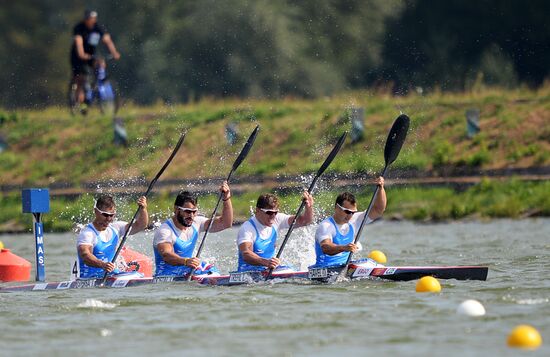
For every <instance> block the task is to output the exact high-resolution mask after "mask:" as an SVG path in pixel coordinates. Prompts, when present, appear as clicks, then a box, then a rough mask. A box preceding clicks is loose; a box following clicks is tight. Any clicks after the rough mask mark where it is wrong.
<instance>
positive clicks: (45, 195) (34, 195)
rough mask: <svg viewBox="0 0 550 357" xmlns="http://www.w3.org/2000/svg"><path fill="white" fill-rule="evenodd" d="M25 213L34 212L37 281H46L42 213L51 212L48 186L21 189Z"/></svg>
mask: <svg viewBox="0 0 550 357" xmlns="http://www.w3.org/2000/svg"><path fill="white" fill-rule="evenodd" d="M21 198H22V203H23V213H32V216H33V223H34V224H33V231H34V238H35V241H36V281H46V267H45V264H44V226H43V225H42V216H41V215H42V213H48V212H50V191H49V190H48V189H47V188H27V189H24V190H23V191H21Z"/></svg>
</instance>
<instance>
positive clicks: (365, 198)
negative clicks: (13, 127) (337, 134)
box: [0, 179, 550, 231]
mask: <svg viewBox="0 0 550 357" xmlns="http://www.w3.org/2000/svg"><path fill="white" fill-rule="evenodd" d="M353 192H354V193H355V194H357V195H358V198H359V208H360V209H361V208H362V209H365V207H366V205H367V204H368V202H369V200H370V197H371V194H372V191H371V190H370V189H369V188H366V189H363V190H355V191H353ZM387 192H388V207H387V211H386V215H385V217H386V218H392V217H402V218H405V219H411V220H417V221H436V222H437V221H442V220H450V219H464V218H476V219H483V218H501V217H512V218H520V217H522V216H525V215H535V216H547V217H548V216H550V182H520V181H517V180H514V179H511V180H509V181H506V182H497V181H491V180H488V179H487V180H483V182H482V183H480V184H478V185H475V186H472V187H470V188H469V189H467V190H465V191H462V192H456V191H454V190H453V189H450V188H419V187H406V188H403V187H399V188H397V187H396V188H393V187H388V188H387ZM276 193H277V192H276ZM258 194H259V192H247V193H245V194H241V195H235V196H234V199H233V205H234V208H235V218H236V219H237V220H238V221H242V220H245V219H247V218H248V217H249V215H250V212H251V209H252V207H254V205H255V200H256V198H257V196H258ZM336 194H337V192H331V191H320V192H318V193H317V194H316V195H315V197H316V204H315V206H316V218H317V219H321V218H323V217H325V216H326V215H329V214H331V210H332V207H333V205H334V198H335V196H336ZM129 199H130V198H126V199H122V198H120V199H119V201H118V202H119V203H118V204H119V208H118V211H119V212H120V214H119V217H120V218H121V219H129V217H131V215H132V214H133V212H134V210H135V207H136V206H135V204H133V203H132V202H131V201H129ZM173 200H174V197H173V195H168V194H158V195H155V196H153V197H152V198H151V199H150V201H149V212H150V215H151V216H152V220H153V221H162V220H163V219H166V218H167V217H169V215H170V210H171V207H172V205H173ZM281 201H282V209H283V210H284V211H286V212H289V213H290V212H294V211H295V210H296V209H297V207H298V205H299V202H300V201H299V195H298V193H287V194H281ZM214 204H215V196H214V195H210V196H203V197H200V199H199V207H200V208H201V212H202V213H203V214H205V215H209V214H210V213H211V210H212V209H213V206H214ZM92 207H93V197H92V196H91V195H84V196H81V197H79V198H78V199H76V200H68V199H67V198H55V199H53V200H52V201H51V212H50V213H49V214H47V215H46V216H45V227H46V230H49V231H68V230H71V229H73V228H74V227H75V226H76V224H79V223H80V224H83V223H86V222H88V221H89V220H90V219H91V218H92ZM0 222H2V223H3V224H2V225H0V230H1V229H3V230H5V229H8V228H11V229H15V230H21V229H30V227H31V223H30V222H31V217H30V215H23V214H22V213H21V201H20V197H18V196H17V195H9V196H5V197H3V198H2V201H1V203H0Z"/></svg>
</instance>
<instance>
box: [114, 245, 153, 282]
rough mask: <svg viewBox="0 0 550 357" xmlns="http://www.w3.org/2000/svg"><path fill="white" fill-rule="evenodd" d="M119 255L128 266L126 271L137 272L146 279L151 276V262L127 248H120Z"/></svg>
mask: <svg viewBox="0 0 550 357" xmlns="http://www.w3.org/2000/svg"><path fill="white" fill-rule="evenodd" d="M120 255H121V256H122V258H123V259H124V261H125V262H126V265H128V271H134V270H135V271H139V272H140V273H141V274H143V275H144V276H146V277H150V276H153V260H152V259H151V258H149V257H148V256H146V255H145V254H141V253H139V252H136V251H135V250H133V249H130V248H128V247H124V248H122V251H121V252H120Z"/></svg>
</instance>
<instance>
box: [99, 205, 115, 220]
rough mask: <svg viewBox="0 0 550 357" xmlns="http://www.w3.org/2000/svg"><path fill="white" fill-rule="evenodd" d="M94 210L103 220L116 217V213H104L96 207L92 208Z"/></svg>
mask: <svg viewBox="0 0 550 357" xmlns="http://www.w3.org/2000/svg"><path fill="white" fill-rule="evenodd" d="M94 209H96V210H97V211H98V212H99V213H100V214H101V215H102V216H103V217H105V218H111V217H114V216H115V215H116V212H105V211H102V210H100V209H99V208H97V206H94Z"/></svg>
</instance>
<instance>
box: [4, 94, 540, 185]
mask: <svg viewBox="0 0 550 357" xmlns="http://www.w3.org/2000/svg"><path fill="white" fill-rule="evenodd" d="M351 107H363V108H365V114H366V118H365V134H364V137H363V138H362V139H361V140H360V141H358V142H356V143H354V144H352V143H351V142H350V141H349V140H348V142H347V144H346V145H345V146H344V148H343V150H342V152H341V154H340V155H339V157H338V158H337V159H336V160H335V161H334V163H333V164H332V166H331V167H330V169H329V170H333V171H337V172H357V171H369V170H373V169H375V170H378V169H379V167H380V166H381V164H382V154H381V151H382V148H383V143H384V140H385V137H386V135H387V131H388V129H389V127H390V126H391V123H392V121H393V120H394V118H395V117H397V115H399V113H400V111H403V112H405V113H407V114H408V115H409V116H410V117H411V120H412V124H411V132H410V134H409V137H408V139H407V142H406V143H405V146H404V149H403V151H402V153H401V156H400V158H399V160H398V161H397V162H396V163H395V166H396V167H401V168H414V169H419V170H435V171H438V172H445V171H447V170H449V169H453V168H473V169H476V168H484V169H491V168H505V167H531V166H543V165H548V164H550V142H549V141H548V137H550V119H549V118H550V87H545V88H542V89H540V90H538V91H530V90H514V91H503V90H486V91H483V92H478V93H460V94H448V93H446V94H444V93H433V94H430V95H427V96H418V95H410V96H407V97H393V96H390V95H386V94H383V93H381V94H380V93H378V94H377V93H370V92H356V93H347V94H345V95H341V96H336V97H332V98H322V99H316V100H292V99H286V100H273V101H265V100H218V101H208V100H204V101H201V102H199V103H194V104H189V105H177V106H165V105H160V104H159V105H156V106H151V107H134V106H131V105H127V106H125V107H123V108H122V109H121V111H120V113H119V116H120V117H121V118H123V119H124V122H125V125H126V129H127V131H128V136H129V143H130V144H129V147H128V148H124V147H117V146H114V145H113V127H112V121H111V118H106V117H102V116H100V115H99V114H98V112H97V110H94V111H92V112H91V113H90V115H89V116H88V117H85V118H84V117H71V116H70V115H69V114H68V113H67V112H68V111H67V110H66V108H53V107H52V108H46V109H43V110H34V111H17V112H2V111H0V123H1V124H0V133H1V134H2V135H3V136H4V137H5V138H6V141H7V142H8V144H9V146H10V148H9V150H7V151H5V152H3V153H0V173H1V178H0V184H2V185H6V184H17V185H26V186H29V185H33V186H38V185H46V186H47V185H50V184H52V183H59V182H68V183H71V184H79V183H82V182H89V181H92V182H94V181H98V180H121V179H129V178H135V177H147V178H149V177H151V176H152V175H154V173H155V172H156V171H157V170H158V167H159V165H160V164H159V163H160V162H163V161H164V159H165V158H166V157H167V156H168V155H169V152H170V150H171V148H172V146H173V145H174V144H175V141H176V140H177V138H178V136H179V135H178V134H179V132H181V131H182V130H185V129H189V134H188V136H187V139H186V141H185V143H184V145H183V147H182V150H181V152H180V154H179V155H178V157H177V158H176V160H175V161H174V162H173V164H172V165H171V166H170V167H169V168H168V170H167V171H166V172H165V174H164V176H163V179H170V178H197V177H212V176H220V173H221V172H222V173H225V172H226V171H227V170H228V168H229V166H230V165H231V162H232V159H233V157H234V155H235V154H236V153H237V152H238V151H239V150H240V148H241V144H242V142H243V140H244V139H245V137H246V136H247V135H248V134H249V133H250V131H251V130H252V128H253V127H254V125H255V124H256V123H259V124H260V125H261V129H262V130H261V132H260V135H259V136H258V140H257V142H256V145H255V147H254V148H253V150H252V152H251V154H250V157H249V159H247V161H246V162H245V163H244V164H243V166H242V167H241V168H240V169H239V172H238V175H243V176H244V175H256V174H260V175H279V174H298V173H303V172H311V171H314V170H315V169H316V168H317V167H318V164H319V162H320V161H322V160H323V158H324V157H325V155H326V153H327V152H328V150H330V146H331V144H332V143H333V142H334V140H335V139H336V138H337V136H338V135H339V134H341V133H342V132H343V131H344V130H349V129H350V126H351V125H350V121H349V119H348V117H347V115H346V113H348V112H349V109H350V108H351ZM469 108H478V109H479V110H480V113H481V120H480V127H481V132H480V133H479V134H478V135H477V136H476V137H474V138H473V139H468V138H467V136H466V125H465V117H464V112H465V110H466V109H469ZM230 122H231V123H235V124H236V126H237V129H238V131H239V134H240V136H239V140H238V142H237V144H235V145H233V146H231V145H229V144H228V143H227V141H226V140H225V127H226V125H227V124H228V123H230Z"/></svg>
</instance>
